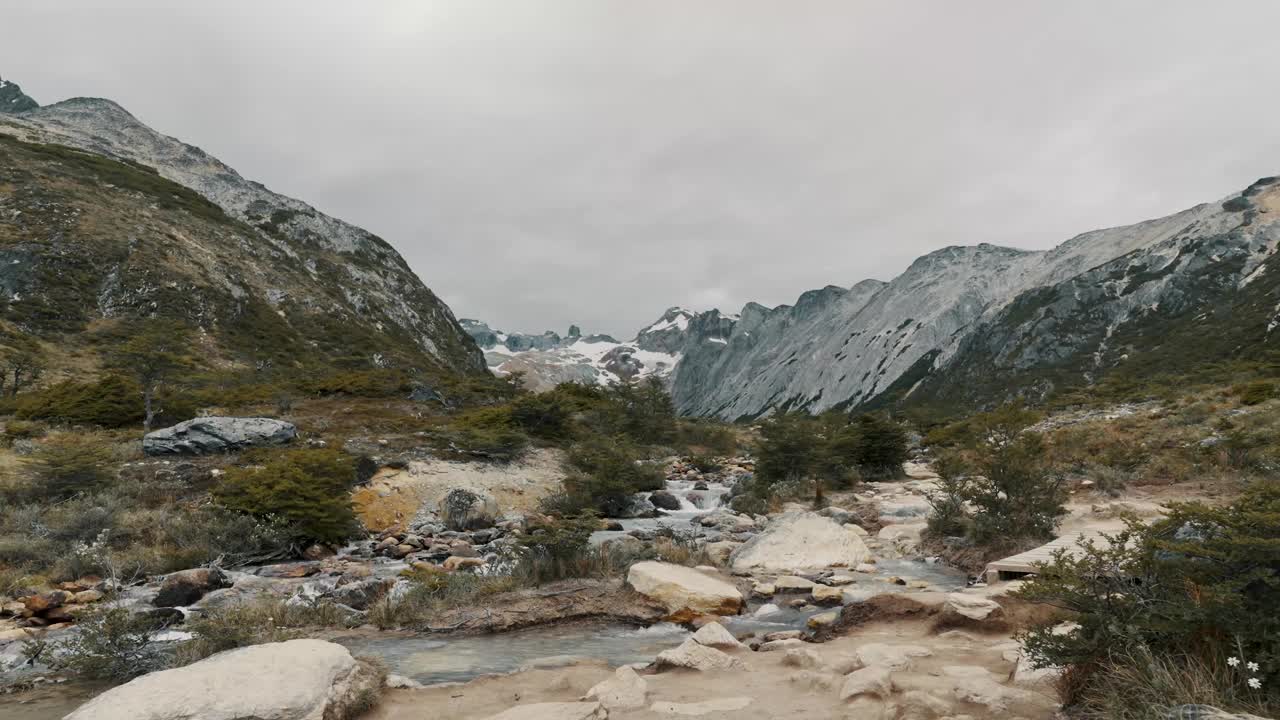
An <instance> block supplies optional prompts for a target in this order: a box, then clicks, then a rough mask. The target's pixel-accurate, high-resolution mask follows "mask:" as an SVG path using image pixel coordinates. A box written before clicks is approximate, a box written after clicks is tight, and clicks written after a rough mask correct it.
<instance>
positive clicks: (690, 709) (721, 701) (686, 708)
mask: <svg viewBox="0 0 1280 720" xmlns="http://www.w3.org/2000/svg"><path fill="white" fill-rule="evenodd" d="M751 703H752V700H751V698H749V697H731V698H715V699H714V700H703V701H702V702H696V703H674V702H656V703H654V704H653V705H650V706H649V709H650V710H651V711H653V712H655V713H658V714H659V715H683V716H685V717H698V716H700V715H710V714H711V713H728V712H734V711H735V710H741V709H743V708H745V707H748V706H749V705H751Z"/></svg>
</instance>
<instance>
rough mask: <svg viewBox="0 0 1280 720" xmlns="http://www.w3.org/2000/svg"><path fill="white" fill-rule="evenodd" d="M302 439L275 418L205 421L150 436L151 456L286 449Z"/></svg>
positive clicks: (144, 446) (147, 439) (147, 443)
mask: <svg viewBox="0 0 1280 720" xmlns="http://www.w3.org/2000/svg"><path fill="white" fill-rule="evenodd" d="M297 435H298V429H297V428H296V427H294V425H293V423H288V422H285V421H283V420H276V419H273V418H240V417H218V416H213V417H201V418H195V419H194V420H187V421H186V422H180V423H178V424H177V425H174V426H172V427H167V428H163V429H161V430H156V431H154V432H150V433H147V435H146V436H145V437H143V438H142V449H143V451H144V452H146V453H147V454H148V455H210V454H215V453H225V452H231V451H234V450H243V449H245V448H250V447H266V446H272V445H284V444H287V443H289V442H291V441H292V440H293V439H294V438H295V437H297Z"/></svg>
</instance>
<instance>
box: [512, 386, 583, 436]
mask: <svg viewBox="0 0 1280 720" xmlns="http://www.w3.org/2000/svg"><path fill="white" fill-rule="evenodd" d="M571 414H572V410H571V408H570V407H569V405H568V404H566V403H565V402H564V401H563V400H562V399H561V398H560V397H559V396H557V395H554V394H552V393H545V394H542V395H525V396H524V397H521V398H519V399H518V400H516V401H515V402H514V403H512V404H511V410H510V419H511V422H512V423H513V424H514V425H515V426H516V427H519V428H520V429H521V430H523V431H524V432H526V433H528V434H530V435H532V436H533V437H537V438H543V439H544V440H564V439H567V438H568V437H570V435H571V434H572V432H573V426H572V422H571Z"/></svg>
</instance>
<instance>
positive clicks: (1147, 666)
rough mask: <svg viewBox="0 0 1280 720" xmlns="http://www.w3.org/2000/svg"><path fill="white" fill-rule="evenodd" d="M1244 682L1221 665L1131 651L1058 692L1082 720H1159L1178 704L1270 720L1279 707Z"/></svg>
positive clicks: (1073, 677) (1071, 679)
mask: <svg viewBox="0 0 1280 720" xmlns="http://www.w3.org/2000/svg"><path fill="white" fill-rule="evenodd" d="M1082 674H1083V675H1084V676H1083V677H1082ZM1244 681H1245V677H1244V675H1243V674H1242V673H1238V672H1235V671H1233V670H1232V669H1231V668H1229V667H1228V666H1227V665H1226V664H1225V663H1223V662H1221V661H1220V660H1217V661H1215V662H1206V661H1205V660H1203V659H1200V658H1194V657H1162V656H1156V655H1153V654H1152V653H1151V652H1150V651H1148V650H1146V649H1145V648H1130V649H1124V650H1119V651H1117V653H1116V655H1114V656H1113V657H1112V659H1111V661H1110V662H1108V663H1106V664H1104V665H1102V666H1101V667H1098V668H1095V669H1092V670H1090V671H1082V670H1076V671H1075V672H1074V673H1067V674H1065V675H1064V676H1063V679H1062V682H1061V683H1060V686H1059V692H1060V693H1062V694H1063V699H1064V701H1065V702H1068V703H1071V704H1072V706H1073V709H1074V710H1075V712H1074V713H1073V715H1074V716H1075V717H1080V718H1085V719H1087V720H1164V718H1167V717H1168V716H1169V715H1168V713H1169V710H1170V709H1172V708H1175V707H1177V706H1179V705H1212V706H1214V707H1216V708H1219V709H1222V710H1226V711H1229V712H1242V713H1252V714H1254V715H1258V716H1261V717H1275V716H1276V713H1277V712H1278V711H1280V705H1277V704H1276V703H1275V702H1274V699H1272V700H1271V701H1269V700H1268V697H1267V696H1266V695H1263V694H1262V693H1261V692H1258V691H1254V690H1250V689H1249V688H1248V687H1247V686H1246V685H1245V682H1244Z"/></svg>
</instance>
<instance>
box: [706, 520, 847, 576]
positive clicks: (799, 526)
mask: <svg viewBox="0 0 1280 720" xmlns="http://www.w3.org/2000/svg"><path fill="white" fill-rule="evenodd" d="M870 555H871V553H870V552H869V551H868V550H867V546H866V545H865V544H864V543H863V542H862V538H861V537H860V536H859V535H858V534H857V533H855V532H853V531H851V530H848V529H847V528H845V527H843V526H841V525H840V524H838V523H836V522H835V521H834V520H832V519H830V518H826V517H823V516H821V515H818V514H817V513H812V512H792V513H787V514H786V515H783V516H781V517H779V518H777V519H776V520H774V521H773V522H771V523H770V524H769V527H768V529H767V530H765V531H764V532H762V533H760V534H759V535H757V536H755V537H753V538H751V539H750V540H748V541H747V542H746V543H744V544H743V545H742V546H741V547H739V548H738V549H736V550H734V551H733V554H732V555H731V556H730V559H729V562H730V565H731V566H732V568H733V570H734V571H735V572H738V571H741V572H749V571H751V570H778V571H783V572H801V571H804V570H808V569H813V568H825V567H833V566H834V567H854V566H856V565H858V564H859V563H863V562H866V560H867V558H868V557H870Z"/></svg>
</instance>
